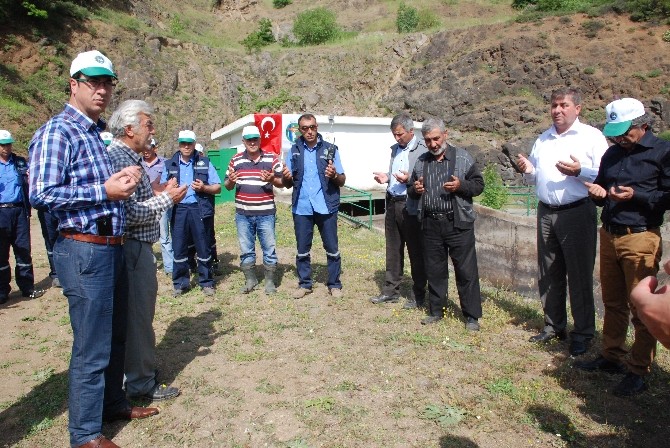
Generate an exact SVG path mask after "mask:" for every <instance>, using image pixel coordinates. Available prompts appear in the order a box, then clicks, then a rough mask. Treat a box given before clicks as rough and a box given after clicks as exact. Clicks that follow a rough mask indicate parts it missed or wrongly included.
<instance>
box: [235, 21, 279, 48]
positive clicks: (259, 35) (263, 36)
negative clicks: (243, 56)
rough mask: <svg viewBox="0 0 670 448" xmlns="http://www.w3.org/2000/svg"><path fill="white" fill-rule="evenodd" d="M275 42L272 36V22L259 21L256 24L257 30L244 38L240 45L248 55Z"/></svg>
mask: <svg viewBox="0 0 670 448" xmlns="http://www.w3.org/2000/svg"><path fill="white" fill-rule="evenodd" d="M274 41H275V37H274V35H273V34H272V22H271V21H270V19H261V20H260V22H258V29H257V30H256V31H254V32H253V33H251V34H249V35H248V36H247V37H245V38H244V39H243V40H242V41H240V43H241V44H242V45H244V48H246V49H247V51H248V52H249V53H253V52H255V51H259V50H260V49H261V48H263V47H264V46H266V45H270V44H271V43H272V42H274Z"/></svg>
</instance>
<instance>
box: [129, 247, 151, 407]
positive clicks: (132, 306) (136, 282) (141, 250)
mask: <svg viewBox="0 0 670 448" xmlns="http://www.w3.org/2000/svg"><path fill="white" fill-rule="evenodd" d="M123 255H124V257H125V262H126V270H127V272H128V332H127V338H126V365H125V374H126V392H127V394H128V395H130V396H133V395H143V394H145V393H147V392H149V391H150V390H151V388H153V387H154V385H155V384H156V335H155V333H154V328H153V321H154V314H155V313H156V294H157V293H158V280H157V279H156V258H155V257H154V253H153V250H152V245H151V244H150V243H145V242H142V241H138V240H135V239H128V240H127V241H126V242H125V244H124V245H123Z"/></svg>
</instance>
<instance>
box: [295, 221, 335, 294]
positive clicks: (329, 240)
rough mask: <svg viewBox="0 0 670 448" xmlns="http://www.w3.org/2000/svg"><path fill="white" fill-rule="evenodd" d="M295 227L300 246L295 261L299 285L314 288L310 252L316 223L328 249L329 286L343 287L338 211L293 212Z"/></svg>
mask: <svg viewBox="0 0 670 448" xmlns="http://www.w3.org/2000/svg"><path fill="white" fill-rule="evenodd" d="M293 224H294V227H295V240H296V244H297V246H298V254H297V255H296V256H295V263H296V267H297V270H298V286H300V287H301V288H305V289H311V288H312V284H313V281H312V258H311V256H310V254H309V252H310V250H312V240H313V239H314V225H315V224H316V227H317V228H318V229H319V234H320V235H321V241H322V242H323V248H324V250H325V251H326V259H327V263H328V282H327V285H328V288H329V289H330V288H335V289H342V283H341V282H340V273H341V272H342V257H340V251H339V249H338V248H337V212H335V213H330V214H327V215H322V214H320V213H314V214H313V215H296V214H295V213H294V214H293Z"/></svg>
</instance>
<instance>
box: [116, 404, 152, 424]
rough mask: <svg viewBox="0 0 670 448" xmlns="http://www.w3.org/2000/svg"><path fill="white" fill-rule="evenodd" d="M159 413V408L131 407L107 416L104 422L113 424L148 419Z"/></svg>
mask: <svg viewBox="0 0 670 448" xmlns="http://www.w3.org/2000/svg"><path fill="white" fill-rule="evenodd" d="M158 413H159V410H158V408H143V407H140V406H131V407H128V408H126V409H124V410H123V411H119V412H117V413H116V414H112V415H105V416H104V417H103V420H104V421H106V422H113V421H115V420H135V419H138V418H147V417H151V416H152V415H156V414H158Z"/></svg>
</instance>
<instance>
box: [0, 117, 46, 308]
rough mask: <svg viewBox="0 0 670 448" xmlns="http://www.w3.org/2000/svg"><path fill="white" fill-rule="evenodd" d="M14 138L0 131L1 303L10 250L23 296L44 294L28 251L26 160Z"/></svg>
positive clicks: (6, 292)
mask: <svg viewBox="0 0 670 448" xmlns="http://www.w3.org/2000/svg"><path fill="white" fill-rule="evenodd" d="M13 143H14V138H12V134H11V133H10V132H9V131H6V130H0V304H3V303H5V302H7V300H8V299H9V292H10V291H11V289H12V288H11V286H10V285H9V283H10V281H11V280H12V270H11V267H10V266H9V249H10V247H11V248H12V249H13V250H14V258H15V259H16V267H15V269H14V273H15V277H16V284H17V285H18V286H19V288H20V289H21V294H22V295H23V297H29V298H31V299H32V298H37V297H40V296H42V295H43V294H44V291H42V290H35V277H34V274H33V259H32V256H31V254H30V219H29V218H30V211H31V208H30V203H29V202H28V163H27V162H26V159H24V158H23V157H21V156H17V155H16V154H14V153H13V152H12V144H13Z"/></svg>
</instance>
